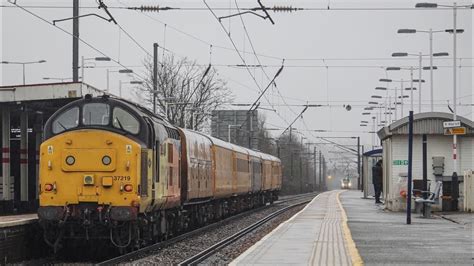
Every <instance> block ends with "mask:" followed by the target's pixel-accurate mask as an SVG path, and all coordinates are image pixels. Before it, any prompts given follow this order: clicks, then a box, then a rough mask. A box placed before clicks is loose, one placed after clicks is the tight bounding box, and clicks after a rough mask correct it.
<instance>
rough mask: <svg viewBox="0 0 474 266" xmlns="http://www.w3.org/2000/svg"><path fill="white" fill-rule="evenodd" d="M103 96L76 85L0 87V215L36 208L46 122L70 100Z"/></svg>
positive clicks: (94, 89) (88, 87)
mask: <svg viewBox="0 0 474 266" xmlns="http://www.w3.org/2000/svg"><path fill="white" fill-rule="evenodd" d="M104 93H105V92H104V91H102V90H99V89H97V88H94V87H92V86H90V85H87V84H85V83H77V82H76V83H49V84H30V85H19V86H2V87H0V112H1V113H0V121H1V122H0V126H1V131H0V133H1V134H0V141H1V142H0V144H1V146H0V147H1V162H2V163H1V165H0V215H2V214H9V213H13V212H20V213H21V212H30V211H35V210H36V208H37V205H38V203H37V199H38V182H37V180H38V174H39V173H38V169H39V168H38V165H39V157H38V156H39V145H40V144H41V141H42V137H43V126H44V123H45V122H46V120H47V119H48V118H49V117H50V116H51V115H52V114H53V113H54V112H55V111H56V110H58V109H59V108H60V107H62V106H64V105H65V104H67V103H69V102H71V101H73V100H76V99H79V98H81V97H83V96H84V95H86V94H92V95H94V96H99V95H103V94H104Z"/></svg>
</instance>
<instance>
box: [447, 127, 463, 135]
mask: <svg viewBox="0 0 474 266" xmlns="http://www.w3.org/2000/svg"><path fill="white" fill-rule="evenodd" d="M444 135H466V128H465V127H453V128H445V129H444Z"/></svg>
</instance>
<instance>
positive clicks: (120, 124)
mask: <svg viewBox="0 0 474 266" xmlns="http://www.w3.org/2000/svg"><path fill="white" fill-rule="evenodd" d="M115 120H116V121H117V123H118V125H119V127H120V129H121V130H123V131H125V129H124V128H123V126H122V123H120V120H119V119H118V118H117V117H116V118H115Z"/></svg>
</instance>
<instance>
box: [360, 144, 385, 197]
mask: <svg viewBox="0 0 474 266" xmlns="http://www.w3.org/2000/svg"><path fill="white" fill-rule="evenodd" d="M380 159H382V149H375V150H371V151H367V152H364V153H363V154H362V180H363V181H362V184H363V186H364V187H363V189H362V190H363V191H364V198H370V197H372V196H374V195H375V193H374V192H375V191H374V185H373V182H372V167H373V166H374V165H375V164H376V163H377V162H378V160H380Z"/></svg>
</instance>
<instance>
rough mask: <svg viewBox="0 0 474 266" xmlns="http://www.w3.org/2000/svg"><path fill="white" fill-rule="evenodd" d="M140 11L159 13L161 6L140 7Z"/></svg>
mask: <svg viewBox="0 0 474 266" xmlns="http://www.w3.org/2000/svg"><path fill="white" fill-rule="evenodd" d="M138 10H140V11H142V12H159V11H160V6H140V8H139V9H138Z"/></svg>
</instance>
